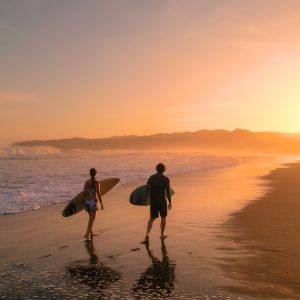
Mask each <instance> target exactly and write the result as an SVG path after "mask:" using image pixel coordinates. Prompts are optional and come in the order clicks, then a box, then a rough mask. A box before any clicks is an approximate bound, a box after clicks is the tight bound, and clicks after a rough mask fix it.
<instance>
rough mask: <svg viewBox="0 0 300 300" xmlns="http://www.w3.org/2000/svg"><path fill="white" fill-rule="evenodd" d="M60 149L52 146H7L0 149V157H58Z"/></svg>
mask: <svg viewBox="0 0 300 300" xmlns="http://www.w3.org/2000/svg"><path fill="white" fill-rule="evenodd" d="M60 155H61V150H60V149H58V148H54V147H48V146H42V147H8V148H5V149H3V150H1V151H0V159H40V158H50V157H56V158H57V157H58V156H60Z"/></svg>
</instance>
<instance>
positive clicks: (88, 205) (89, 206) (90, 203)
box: [85, 199, 98, 212]
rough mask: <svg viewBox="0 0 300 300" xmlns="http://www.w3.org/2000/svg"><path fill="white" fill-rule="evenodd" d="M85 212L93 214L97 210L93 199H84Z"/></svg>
mask: <svg viewBox="0 0 300 300" xmlns="http://www.w3.org/2000/svg"><path fill="white" fill-rule="evenodd" d="M85 210H86V211H87V212H95V211H96V210H98V207H97V202H96V200H95V199H86V200H85Z"/></svg>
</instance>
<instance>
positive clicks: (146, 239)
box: [144, 219, 155, 243]
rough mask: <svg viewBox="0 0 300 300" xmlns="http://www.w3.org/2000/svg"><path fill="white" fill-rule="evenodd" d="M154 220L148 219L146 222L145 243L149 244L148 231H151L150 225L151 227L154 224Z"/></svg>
mask: <svg viewBox="0 0 300 300" xmlns="http://www.w3.org/2000/svg"><path fill="white" fill-rule="evenodd" d="M154 220H155V219H149V221H148V225H147V233H146V237H145V241H144V242H145V243H148V242H149V234H150V231H151V229H152V225H153V222H154Z"/></svg>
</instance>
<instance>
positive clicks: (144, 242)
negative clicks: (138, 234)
mask: <svg viewBox="0 0 300 300" xmlns="http://www.w3.org/2000/svg"><path fill="white" fill-rule="evenodd" d="M141 244H149V235H146V237H145V240H144V241H142V242H141Z"/></svg>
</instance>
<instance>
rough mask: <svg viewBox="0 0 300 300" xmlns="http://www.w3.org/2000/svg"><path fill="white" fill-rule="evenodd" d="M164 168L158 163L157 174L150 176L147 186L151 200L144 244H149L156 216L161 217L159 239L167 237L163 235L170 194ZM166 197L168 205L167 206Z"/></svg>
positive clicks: (170, 205)
mask: <svg viewBox="0 0 300 300" xmlns="http://www.w3.org/2000/svg"><path fill="white" fill-rule="evenodd" d="M165 170H166V167H165V165H164V164H162V163H159V164H158V165H157V166H156V171H157V173H156V174H154V175H152V176H150V177H149V179H148V181H147V184H149V186H150V190H151V200H150V220H149V221H148V226H147V233H146V237H145V241H144V242H145V243H148V242H149V234H150V231H151V228H152V225H153V222H154V221H155V219H156V218H158V215H160V217H161V223H160V228H161V235H160V237H161V239H165V238H166V237H167V235H165V229H166V217H167V214H168V209H169V210H170V209H171V208H172V204H171V192H170V180H169V178H168V177H167V176H165V175H163V173H164V172H165ZM166 195H167V199H168V202H169V204H168V205H167V201H166Z"/></svg>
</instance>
